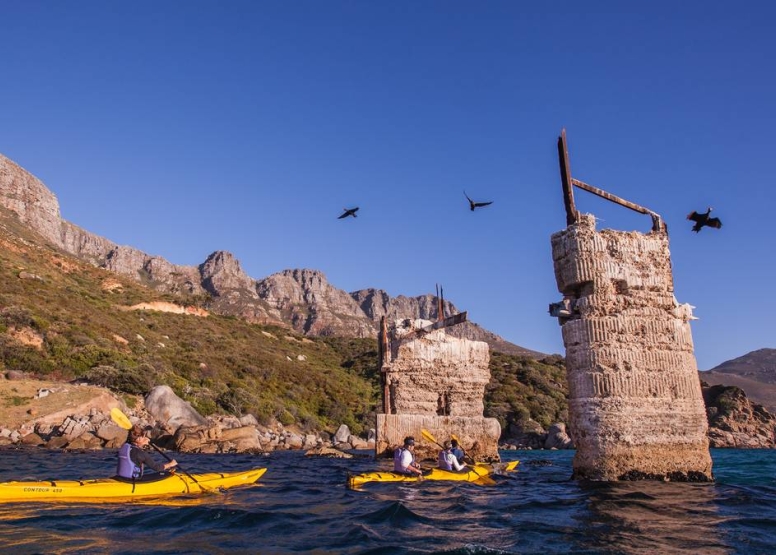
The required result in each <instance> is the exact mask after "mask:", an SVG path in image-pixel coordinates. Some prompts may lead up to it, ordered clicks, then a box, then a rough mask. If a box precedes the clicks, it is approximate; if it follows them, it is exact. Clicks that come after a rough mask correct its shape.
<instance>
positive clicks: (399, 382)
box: [375, 312, 501, 461]
mask: <svg viewBox="0 0 776 555" xmlns="http://www.w3.org/2000/svg"><path fill="white" fill-rule="evenodd" d="M465 320H466V313H465V312H464V313H461V314H456V315H454V316H450V317H448V318H441V319H439V320H438V321H437V322H430V321H428V320H397V321H396V322H395V323H394V324H393V325H392V326H391V327H390V329H388V325H387V323H386V321H385V319H383V320H382V322H381V329H380V334H379V342H380V370H381V378H382V385H383V391H382V401H383V403H382V405H383V406H382V413H381V414H378V415H377V426H376V435H377V438H376V441H375V455H376V456H389V455H391V454H392V453H393V449H394V448H395V447H396V446H397V445H400V444H401V442H402V440H403V439H404V437H406V436H414V437H415V439H416V440H417V441H416V449H415V455H416V457H417V458H418V459H423V458H436V454H437V452H438V451H439V446H438V445H436V444H434V443H431V442H429V441H428V440H425V438H423V436H422V433H421V430H427V431H428V432H430V434H431V435H432V436H433V437H434V438H435V439H436V441H437V442H439V443H441V442H443V441H445V440H448V439H450V438H451V437H452V436H453V435H455V436H456V437H457V438H458V440H459V441H460V443H461V445H462V446H463V448H464V449H465V450H466V451H467V453H468V454H469V455H470V456H472V457H473V458H474V459H475V460H482V461H498V460H499V455H498V440H499V437H500V435H501V426H500V425H499V423H498V421H497V420H496V419H494V418H484V417H483V410H484V402H483V399H484V397H485V386H486V385H487V384H488V382H489V381H490V370H489V368H488V363H489V361H490V353H489V349H488V344H487V343H485V342H483V341H471V340H468V339H458V338H456V337H453V336H451V335H448V334H447V333H446V332H445V328H446V327H448V326H451V325H455V324H459V323H462V322H464V321H465Z"/></svg>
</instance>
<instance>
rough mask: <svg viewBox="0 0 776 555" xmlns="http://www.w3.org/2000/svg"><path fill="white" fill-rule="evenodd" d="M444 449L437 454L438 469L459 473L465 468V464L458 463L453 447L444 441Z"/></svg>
mask: <svg viewBox="0 0 776 555" xmlns="http://www.w3.org/2000/svg"><path fill="white" fill-rule="evenodd" d="M443 447H444V448H443V449H442V450H441V451H440V452H439V468H441V469H442V470H450V471H453V470H455V471H456V472H460V471H462V470H464V469H465V468H466V465H465V464H461V463H459V462H458V459H457V458H456V456H455V454H454V453H453V445H452V443H450V442H449V441H445V444H444V446H443Z"/></svg>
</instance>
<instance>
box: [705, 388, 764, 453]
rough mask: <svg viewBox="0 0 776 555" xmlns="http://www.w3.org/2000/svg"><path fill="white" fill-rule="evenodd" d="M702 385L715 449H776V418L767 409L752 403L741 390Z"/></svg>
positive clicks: (710, 434) (711, 440) (712, 443)
mask: <svg viewBox="0 0 776 555" xmlns="http://www.w3.org/2000/svg"><path fill="white" fill-rule="evenodd" d="M702 386H703V399H704V401H705V403H706V415H707V416H708V420H709V441H710V443H711V446H712V447H736V448H763V447H768V448H772V447H775V446H776V443H775V440H776V416H774V415H773V414H771V413H770V412H768V410H767V409H766V408H765V407H763V406H762V405H758V404H755V403H752V402H751V401H750V400H749V399H748V398H747V396H746V393H744V391H743V390H742V389H740V388H738V387H735V386H724V385H711V386H710V385H708V384H706V383H703V384H702Z"/></svg>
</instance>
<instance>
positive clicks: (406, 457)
mask: <svg viewBox="0 0 776 555" xmlns="http://www.w3.org/2000/svg"><path fill="white" fill-rule="evenodd" d="M393 471H394V472H401V473H402V474H409V475H410V476H416V475H417V476H422V475H423V470H421V468H420V465H419V464H418V463H417V462H415V438H414V437H412V436H407V437H405V438H404V446H402V447H398V448H397V449H396V450H395V451H394V452H393Z"/></svg>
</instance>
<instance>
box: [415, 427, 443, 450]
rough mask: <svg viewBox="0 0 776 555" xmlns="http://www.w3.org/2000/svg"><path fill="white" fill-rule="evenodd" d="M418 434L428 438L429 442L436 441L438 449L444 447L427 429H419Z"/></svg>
mask: <svg viewBox="0 0 776 555" xmlns="http://www.w3.org/2000/svg"><path fill="white" fill-rule="evenodd" d="M420 435H422V436H423V437H424V438H426V439H427V440H429V441H430V442H431V443H436V444H437V445H438V446H439V448H440V449H444V447H443V446H442V445H441V444H440V443H439V442H438V441H437V440H436V439H434V436H432V435H431V432H429V431H428V430H426V429H421V430H420Z"/></svg>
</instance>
